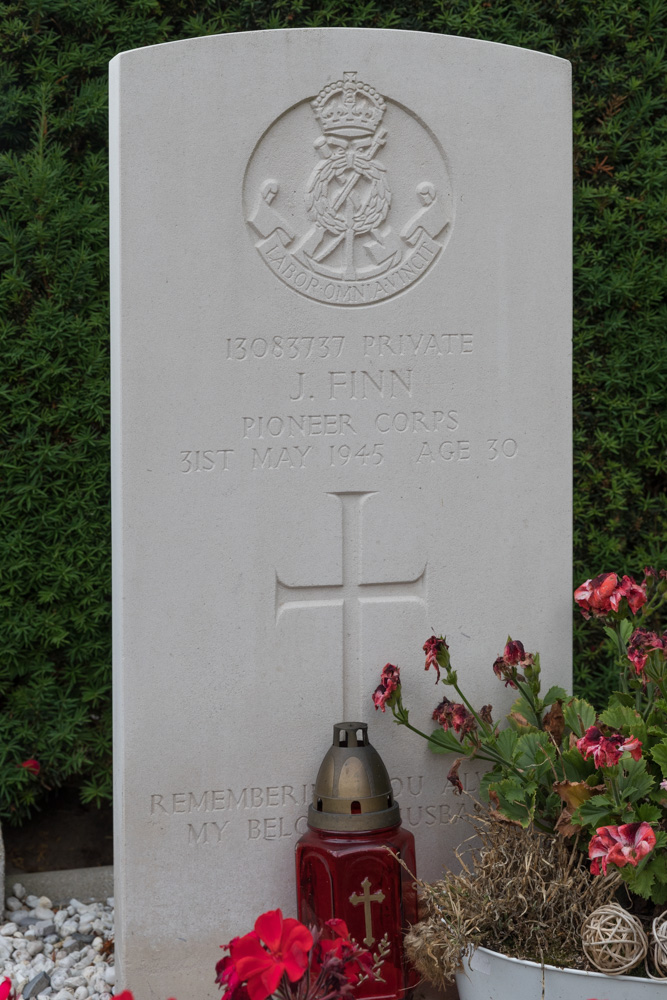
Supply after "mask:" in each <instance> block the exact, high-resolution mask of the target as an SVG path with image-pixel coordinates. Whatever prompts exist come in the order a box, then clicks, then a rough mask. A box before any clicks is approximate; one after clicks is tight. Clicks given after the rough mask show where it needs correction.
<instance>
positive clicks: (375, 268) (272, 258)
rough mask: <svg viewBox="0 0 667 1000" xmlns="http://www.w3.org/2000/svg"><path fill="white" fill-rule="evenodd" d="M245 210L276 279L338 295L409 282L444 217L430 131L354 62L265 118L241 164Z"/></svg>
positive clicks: (448, 215)
mask: <svg viewBox="0 0 667 1000" xmlns="http://www.w3.org/2000/svg"><path fill="white" fill-rule="evenodd" d="M244 211H245V218H246V221H247V223H248V230H249V232H250V235H251V238H252V239H253V242H254V244H255V246H256V248H257V251H258V252H259V254H260V256H261V257H262V258H263V260H264V261H265V263H266V264H267V266H268V267H269V268H270V269H271V270H272V271H273V272H274V273H275V274H276V275H277V276H278V277H279V278H280V279H281V280H282V281H284V282H285V284H286V285H288V286H289V287H290V288H293V289H294V290H295V291H297V292H300V293H301V294H302V295H307V296H308V297H309V298H311V299H316V300H317V301H319V302H325V303H328V304H330V305H340V306H355V305H371V304H373V303H376V302H381V301H382V300H383V299H387V298H389V297H390V296H392V295H396V294H397V293H398V292H402V291H403V290H404V289H406V288H409V287H410V286H411V285H413V284H414V282H416V281H417V280H418V279H419V278H421V277H422V276H423V275H424V274H425V273H426V271H427V270H428V269H429V268H430V267H432V265H433V264H434V262H435V261H436V259H437V258H438V256H439V255H440V253H441V251H442V249H443V247H444V246H445V243H446V242H447V240H448V239H449V235H450V233H451V228H452V224H453V199H452V192H451V185H450V181H449V174H448V170H447V164H446V159H445V155H444V153H443V150H442V148H441V147H440V144H439V143H438V141H437V139H436V138H435V136H434V135H433V134H432V133H431V132H430V131H429V129H428V128H427V127H426V126H425V125H424V123H423V122H422V121H421V120H420V119H419V118H418V117H417V116H416V115H414V114H413V113H412V112H410V111H408V110H407V109H406V108H405V107H403V106H402V105H400V104H398V103H396V102H393V101H391V100H390V99H389V98H384V97H382V96H381V95H380V94H379V93H378V92H377V90H375V88H374V87H372V86H370V84H368V83H363V82H362V81H361V80H359V79H357V73H356V71H350V72H346V73H344V74H343V79H342V80H336V82H335V83H329V84H327V85H326V86H325V87H323V89H322V90H321V91H320V92H319V94H318V95H317V97H315V98H314V99H313V100H312V101H302V102H301V103H300V104H297V105H295V106H294V107H293V108H291V109H290V110H289V111H287V112H285V114H283V115H281V116H280V117H279V118H278V119H277V120H276V121H275V122H274V123H273V125H271V127H270V128H269V129H267V131H266V132H265V133H264V135H263V136H262V138H261V139H260V141H259V142H258V143H257V146H256V147H255V149H254V151H253V154H252V156H251V158H250V162H249V164H248V169H247V170H246V176H245V184H244Z"/></svg>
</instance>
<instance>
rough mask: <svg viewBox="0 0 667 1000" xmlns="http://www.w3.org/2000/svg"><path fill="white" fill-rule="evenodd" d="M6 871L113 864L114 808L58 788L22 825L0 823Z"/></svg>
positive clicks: (10, 873)
mask: <svg viewBox="0 0 667 1000" xmlns="http://www.w3.org/2000/svg"><path fill="white" fill-rule="evenodd" d="M2 837H3V840H4V842H5V855H6V856H5V869H6V874H7V875H13V874H20V873H21V872H47V871H59V870H61V869H67V868H97V867H99V866H100V865H111V864H113V812H112V808H111V806H103V807H102V808H101V809H97V808H96V807H95V806H90V805H83V804H82V803H81V801H80V799H79V791H78V789H77V788H61V789H59V790H58V792H56V793H54V795H53V796H52V797H51V798H50V799H48V800H47V801H46V802H45V803H44V806H43V808H42V809H41V811H40V812H35V813H33V815H32V817H31V818H30V819H29V820H27V821H26V823H25V824H24V825H23V826H21V827H13V826H9V825H8V824H7V823H3V826H2Z"/></svg>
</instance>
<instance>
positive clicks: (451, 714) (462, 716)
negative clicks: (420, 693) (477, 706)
mask: <svg viewBox="0 0 667 1000" xmlns="http://www.w3.org/2000/svg"><path fill="white" fill-rule="evenodd" d="M433 718H434V719H435V721H436V722H439V723H440V725H441V726H442V728H443V729H444V730H445V732H447V730H448V729H453V730H454V732H455V733H464V734H465V733H469V732H471V730H473V729H475V728H476V726H477V723H476V721H475V716H474V715H473V714H472V713H471V712H469V711H468V709H467V708H466V707H465V705H461V704H460V703H459V702H454V701H450V700H449V698H443V699H442V701H441V702H440V704H439V705H436V707H435V709H434V710H433Z"/></svg>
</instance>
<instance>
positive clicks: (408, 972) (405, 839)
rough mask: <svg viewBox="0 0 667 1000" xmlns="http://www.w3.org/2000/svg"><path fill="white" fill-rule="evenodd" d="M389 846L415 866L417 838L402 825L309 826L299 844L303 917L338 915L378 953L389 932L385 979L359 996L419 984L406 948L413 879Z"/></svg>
mask: <svg viewBox="0 0 667 1000" xmlns="http://www.w3.org/2000/svg"><path fill="white" fill-rule="evenodd" d="M385 846H386V847H390V848H391V849H392V850H393V851H395V853H396V854H398V856H399V857H400V858H401V859H402V860H403V861H404V862H405V863H406V864H407V866H408V867H409V868H410V871H412V872H414V870H415V840H414V837H413V836H412V834H411V833H410V832H409V831H407V830H404V829H403V827H401V826H396V827H392V828H390V829H388V830H372V831H369V832H366V833H330V832H327V831H323V830H313V829H309V830H308V832H307V833H305V834H304V836H303V837H302V838H301V840H300V841H299V843H298V844H297V848H296V866H297V903H298V913H299V920H300V921H301V922H302V923H304V924H306V925H308V924H310V925H312V924H315V925H316V926H318V927H322V926H323V925H324V923H325V921H326V920H330V919H331V918H332V917H338V918H339V919H342V920H344V921H345V923H346V924H347V927H348V930H349V932H350V935H351V936H352V937H353V938H354V940H355V941H356V942H357V944H359V945H361V946H362V947H366V948H368V949H369V951H371V952H373V953H375V951H376V949H377V947H378V944H379V943H380V941H381V939H382V938H383V937H384V935H385V934H386V935H387V941H388V944H389V946H390V951H389V954H388V955H387V958H386V959H385V962H384V965H383V967H382V977H383V979H384V982H374V981H371V980H367V981H366V982H364V983H362V984H361V986H359V987H358V988H355V995H356V996H357V997H359V998H366V997H373V998H374V1000H396V998H397V997H403V996H405V993H406V990H409V989H412V987H414V986H415V985H416V984H417V975H416V973H415V972H414V970H413V969H412V968H411V967H410V966H409V965H408V964H407V961H406V959H405V955H404V953H403V934H404V932H405V930H406V929H407V927H408V925H410V924H414V923H416V921H417V893H416V890H415V888H414V886H413V884H412V879H411V878H410V876H409V875H408V874H407V872H406V871H405V870H404V869H403V868H402V867H401V866H400V865H399V864H398V862H397V861H396V859H395V858H394V857H392V855H391V854H390V853H389V852H388V851H387V850H385Z"/></svg>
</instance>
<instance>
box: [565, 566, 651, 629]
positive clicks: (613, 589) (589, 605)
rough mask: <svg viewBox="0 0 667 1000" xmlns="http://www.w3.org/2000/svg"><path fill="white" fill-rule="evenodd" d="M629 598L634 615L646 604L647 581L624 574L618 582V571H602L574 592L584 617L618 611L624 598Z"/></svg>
mask: <svg viewBox="0 0 667 1000" xmlns="http://www.w3.org/2000/svg"><path fill="white" fill-rule="evenodd" d="M624 597H625V598H626V599H627V602H628V606H629V608H630V610H631V611H632V613H633V615H635V614H637V612H638V611H639V609H640V608H641V607H642V605H644V604H646V581H644V582H643V583H641V584H639V583H636V581H635V580H633V579H632V577H631V576H624V577H623V579H622V580H621V582H620V583H619V582H618V577H617V575H616V573H600V575H599V576H596V577H595V578H594V579H593V580H586V582H585V583H582V585H581V586H580V587H577V589H576V590H575V592H574V599H575V601H576V602H577V604H578V605H579V607H580V608H581V613H582V615H583V616H584V618H590V617H591V615H593V616H594V617H595V618H604V617H605V616H606V615H608V614H609V613H610V612H612V611H618V609H619V606H620V604H621V601H622V600H623V598H624Z"/></svg>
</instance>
